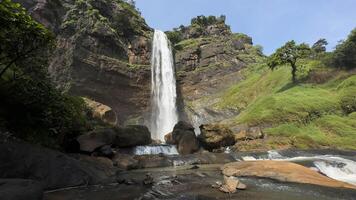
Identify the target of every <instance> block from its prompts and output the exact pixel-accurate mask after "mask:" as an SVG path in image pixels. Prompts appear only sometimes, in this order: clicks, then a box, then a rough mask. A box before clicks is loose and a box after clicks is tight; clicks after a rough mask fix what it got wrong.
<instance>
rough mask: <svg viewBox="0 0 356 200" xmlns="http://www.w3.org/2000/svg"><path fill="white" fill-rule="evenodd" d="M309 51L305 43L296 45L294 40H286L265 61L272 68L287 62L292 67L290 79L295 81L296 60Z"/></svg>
mask: <svg viewBox="0 0 356 200" xmlns="http://www.w3.org/2000/svg"><path fill="white" fill-rule="evenodd" d="M309 52H310V48H309V46H308V45H307V44H305V43H302V44H299V45H297V44H296V43H295V41H294V40H292V41H289V42H287V43H286V44H285V45H283V46H282V47H280V48H279V49H277V50H276V52H275V53H273V54H272V55H271V56H270V57H269V58H268V61H267V64H268V66H269V67H270V68H271V69H272V70H273V69H275V68H277V67H278V66H280V65H284V64H289V65H290V66H291V68H292V80H293V82H294V83H295V82H296V81H297V77H296V76H297V69H298V66H297V61H298V60H299V59H301V58H304V57H306V56H307V55H308V54H309Z"/></svg>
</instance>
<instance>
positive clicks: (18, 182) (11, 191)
mask: <svg viewBox="0 0 356 200" xmlns="http://www.w3.org/2000/svg"><path fill="white" fill-rule="evenodd" d="M0 199H4V200H5V199H6V200H28V199H31V200H42V199H43V186H42V185H41V184H40V183H39V182H37V181H34V180H25V179H0Z"/></svg>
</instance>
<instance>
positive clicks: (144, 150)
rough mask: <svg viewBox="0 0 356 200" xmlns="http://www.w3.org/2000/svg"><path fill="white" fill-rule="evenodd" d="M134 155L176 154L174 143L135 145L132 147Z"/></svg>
mask: <svg viewBox="0 0 356 200" xmlns="http://www.w3.org/2000/svg"><path fill="white" fill-rule="evenodd" d="M134 154H135V155H158V154H164V155H178V154H179V153H178V151H177V148H176V147H175V146H174V145H155V146H137V147H135V148H134Z"/></svg>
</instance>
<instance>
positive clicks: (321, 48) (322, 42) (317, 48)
mask: <svg viewBox="0 0 356 200" xmlns="http://www.w3.org/2000/svg"><path fill="white" fill-rule="evenodd" d="M326 45H328V42H327V41H326V39H325V38H321V39H319V40H318V41H316V42H315V43H314V44H313V46H312V48H311V49H312V50H313V51H314V52H315V53H317V54H319V53H323V52H325V51H326Z"/></svg>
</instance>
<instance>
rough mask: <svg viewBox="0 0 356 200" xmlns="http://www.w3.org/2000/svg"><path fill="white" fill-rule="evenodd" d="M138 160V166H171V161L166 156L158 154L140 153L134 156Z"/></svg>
mask: <svg viewBox="0 0 356 200" xmlns="http://www.w3.org/2000/svg"><path fill="white" fill-rule="evenodd" d="M135 159H136V160H138V165H139V168H155V167H169V166H173V163H172V161H171V160H170V159H169V158H168V157H166V156H159V155H142V156H135Z"/></svg>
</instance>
